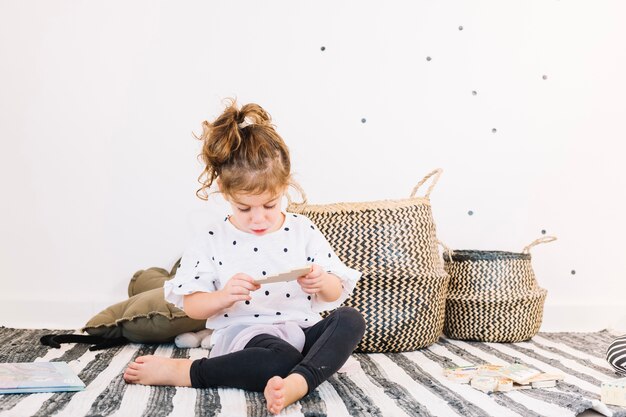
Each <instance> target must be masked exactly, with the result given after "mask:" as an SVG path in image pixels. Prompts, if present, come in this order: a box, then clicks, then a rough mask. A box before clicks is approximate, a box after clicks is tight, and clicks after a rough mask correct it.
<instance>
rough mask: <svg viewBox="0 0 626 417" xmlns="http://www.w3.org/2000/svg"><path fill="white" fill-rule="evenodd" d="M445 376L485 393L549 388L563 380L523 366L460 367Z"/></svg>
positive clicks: (560, 376)
mask: <svg viewBox="0 0 626 417" xmlns="http://www.w3.org/2000/svg"><path fill="white" fill-rule="evenodd" d="M443 374H444V376H445V377H446V378H448V379H449V380H451V381H455V382H459V383H462V384H467V383H469V384H470V385H471V386H472V387H474V388H476V389H479V390H481V391H483V392H494V391H504V392H506V391H511V390H514V389H531V388H549V387H554V386H555V385H556V381H560V380H562V379H563V375H561V374H548V373H542V372H541V371H538V370H536V369H532V368H529V367H528V366H525V365H522V364H513V365H507V366H502V365H490V364H485V365H471V366H460V367H457V368H446V369H444V371H443Z"/></svg>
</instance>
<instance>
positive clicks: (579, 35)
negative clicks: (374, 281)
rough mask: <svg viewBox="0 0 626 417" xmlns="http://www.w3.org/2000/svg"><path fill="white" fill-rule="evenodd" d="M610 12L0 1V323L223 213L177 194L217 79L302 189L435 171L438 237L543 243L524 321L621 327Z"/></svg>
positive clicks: (115, 287)
mask: <svg viewBox="0 0 626 417" xmlns="http://www.w3.org/2000/svg"><path fill="white" fill-rule="evenodd" d="M625 13H626V3H624V2H622V1H619V0H615V1H593V2H592V1H546V0H535V1H521V0H520V1H502V0H484V1H472V2H468V1H463V0H455V1H441V2H439V1H438V2H432V1H417V2H409V1H406V2H399V1H385V2H381V1H378V2H372V1H350V2H347V1H346V2H333V1H315V2H305V1H287V0H282V1H272V2H262V1H252V0H250V1H241V0H238V1H230V2H227V1H223V2H207V1H185V2H165V1H162V2H154V1H130V2H128V1H107V2H104V1H100V2H93V1H70V0H58V1H43V0H41V1H30V2H20V1H7V0H0V59H1V65H0V140H1V144H2V152H1V154H0V155H1V156H0V158H1V159H0V170H1V171H0V174H1V175H0V186H1V187H2V188H1V190H2V200H1V201H2V204H1V205H0V219H1V220H0V227H1V229H0V262H1V264H2V274H1V279H2V290H1V293H0V324H2V325H5V326H14V327H50V328H77V327H80V326H81V325H83V324H84V323H85V322H86V321H87V319H88V318H89V317H90V316H91V315H92V314H94V313H96V312H98V311H99V310H101V309H102V308H104V307H106V306H108V305H109V304H112V303H115V302H118V301H121V300H122V299H124V298H126V285H127V283H128V279H129V278H130V276H132V274H133V273H134V272H135V271H136V270H138V269H142V268H147V267H150V266H162V267H166V268H169V267H170V266H171V265H172V263H173V262H174V261H175V259H177V257H178V256H179V255H180V253H181V251H182V249H183V247H184V246H185V244H186V242H187V241H188V240H189V238H190V237H191V236H192V234H193V229H194V226H197V225H198V224H202V223H203V222H206V219H207V218H208V216H209V215H211V213H213V214H215V213H220V215H221V213H222V212H223V210H224V206H223V205H220V204H218V203H217V200H216V199H212V200H211V201H210V203H209V204H207V203H204V202H202V201H200V200H198V199H197V198H196V197H195V190H196V189H197V187H198V184H197V182H196V178H197V176H198V175H199V174H200V171H201V167H200V164H199V163H198V162H197V160H196V155H197V153H198V152H199V142H197V141H196V140H195V139H193V137H192V132H196V133H199V132H200V131H201V129H200V123H201V122H202V121H203V120H205V119H209V120H210V119H212V118H214V117H215V116H217V115H218V114H219V112H220V111H221V109H222V103H221V100H222V99H223V98H225V97H229V96H236V97H238V99H239V100H240V102H243V103H245V102H250V101H253V102H257V103H259V104H261V105H262V106H264V107H265V108H267V109H268V111H269V112H270V113H271V114H272V115H273V117H274V120H275V123H276V124H277V126H278V130H279V132H280V133H281V134H282V135H283V137H284V138H285V140H286V141H287V143H288V144H289V145H290V147H291V151H292V154H293V166H294V168H295V173H296V179H297V180H299V181H300V182H301V184H302V185H303V186H304V188H305V189H306V191H307V192H308V195H309V200H310V201H311V202H333V201H365V200H375V199H385V198H400V197H405V196H407V195H408V194H409V192H410V190H411V189H412V187H413V186H414V185H415V184H416V183H417V182H418V181H419V180H420V179H421V178H422V177H423V176H424V175H425V174H426V173H428V172H429V171H430V170H432V169H433V168H436V167H441V168H443V169H444V174H443V177H442V179H441V181H440V182H439V184H438V185H437V186H436V188H435V190H434V192H433V194H432V204H433V211H434V215H435V220H436V222H437V225H438V232H439V237H440V238H441V239H442V240H443V241H444V242H446V243H447V244H448V245H449V246H451V247H452V248H456V249H472V248H473V249H499V250H512V251H520V250H521V249H522V248H523V247H524V246H525V245H527V244H528V243H530V242H531V241H532V240H534V239H535V238H538V237H541V236H542V234H541V231H542V230H545V231H546V233H547V234H548V235H556V236H558V238H559V240H558V241H557V242H555V243H551V244H546V245H541V246H538V247H535V248H534V249H533V250H532V254H533V265H534V269H535V272H536V274H537V277H538V280H539V283H540V285H541V286H543V287H545V288H547V289H548V291H549V296H548V299H547V301H546V313H545V317H544V326H543V329H544V330H593V329H600V328H604V327H607V326H610V327H616V326H623V327H626V302H625V301H624V294H625V293H626V280H625V279H624V277H625V276H626V257H625V256H624V236H625V235H626V221H625V220H624V216H625V213H626V199H625V198H624V190H623V187H624V184H626V181H624V180H625V177H626V175H625V174H626V168H625V167H624V164H623V155H624V148H625V146H624V140H625V139H626V125H625V124H624V122H623V120H624V116H625V110H626V105H625V99H624V98H625V97H626V81H625V78H624V74H626V48H625V47H624V39H626V25H624V19H623V17H624V15H625ZM460 26H462V27H463V30H460V29H459V27H460ZM322 46H324V47H325V48H326V49H325V50H324V51H322V50H321V47H322ZM427 57H431V60H430V61H428V60H427V59H426V58H427ZM544 75H545V76H546V77H547V78H546V79H543V76H544ZM472 91H476V92H477V94H476V95H473V94H472ZM362 118H365V119H366V122H365V123H362V122H361V119H362ZM494 128H495V129H496V130H497V131H496V133H493V132H492V129H494ZM470 210H472V211H473V212H474V215H472V216H470V215H468V211H470ZM572 270H575V271H576V274H575V275H572V274H571V271H572ZM620 319H621V320H622V321H621V322H620ZM620 323H621V324H620Z"/></svg>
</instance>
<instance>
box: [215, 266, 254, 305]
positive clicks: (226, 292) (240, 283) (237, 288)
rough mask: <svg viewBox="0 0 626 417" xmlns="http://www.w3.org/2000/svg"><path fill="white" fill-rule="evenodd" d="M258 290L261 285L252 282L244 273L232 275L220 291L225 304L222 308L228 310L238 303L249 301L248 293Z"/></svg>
mask: <svg viewBox="0 0 626 417" xmlns="http://www.w3.org/2000/svg"><path fill="white" fill-rule="evenodd" d="M259 288H261V285H260V284H257V283H256V282H254V279H253V278H252V277H251V276H250V275H247V274H244V273H238V274H235V275H233V276H232V277H231V278H230V279H229V280H228V282H226V285H224V288H222V289H221V290H220V291H221V293H222V297H223V300H224V304H225V307H224V308H229V307H231V306H232V305H233V304H235V303H236V302H238V301H245V300H248V301H249V300H251V299H252V297H251V296H250V291H256V290H258V289H259Z"/></svg>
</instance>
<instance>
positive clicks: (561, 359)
mask: <svg viewBox="0 0 626 417" xmlns="http://www.w3.org/2000/svg"><path fill="white" fill-rule="evenodd" d="M60 332H62V331H54V330H43V329H42V330H23V329H10V328H1V329H0V362H32V361H35V362H37V361H64V362H68V363H69V364H70V366H71V367H72V368H73V369H74V370H75V371H76V372H77V373H78V375H79V376H80V378H81V379H82V380H83V381H84V382H85V384H86V385H87V389H85V390H84V391H81V392H76V393H38V394H20V395H0V417H5V416H17V417H24V416H42V417H43V416H46V417H47V416H121V417H134V416H143V417H155V416H157V417H166V416H181V417H183V416H185V417H187V416H219V417H239V416H267V415H268V413H267V411H266V409H265V401H264V398H263V396H262V394H259V393H252V392H245V391H242V390H237V389H226V388H225V389H222V388H220V389H203V390H197V389H192V388H175V387H145V386H137V385H127V384H126V383H125V382H124V380H123V379H122V372H123V370H124V368H125V367H126V365H127V364H128V362H130V361H132V360H133V359H134V358H135V357H137V356H139V355H145V354H156V355H163V356H171V357H176V358H201V357H203V356H206V355H207V351H206V350H204V349H178V348H175V347H174V346H173V345H171V344H163V345H139V344H131V345H126V346H122V347H116V348H111V349H108V350H105V351H96V352H90V351H89V350H88V349H87V348H88V346H87V345H84V344H66V345H62V348H61V349H51V348H49V347H47V346H42V345H40V344H39V337H40V336H42V335H44V334H47V333H60ZM66 332H67V331H66ZM612 339H613V336H611V335H610V334H609V333H608V332H606V331H603V332H598V333H540V334H539V335H537V336H535V337H534V338H533V339H532V340H530V341H528V342H523V343H511V344H497V343H478V342H462V341H457V340H451V339H446V338H441V339H440V340H439V342H438V343H436V344H434V345H433V346H430V347H429V348H426V349H421V350H418V351H415V352H407V353H395V354H354V355H353V356H352V357H351V358H350V360H349V361H348V363H347V364H346V366H345V367H344V370H343V372H340V373H337V374H336V375H335V376H333V377H332V378H331V379H330V380H328V381H326V382H325V383H323V384H322V385H321V386H320V387H319V388H318V389H317V390H315V391H314V392H313V393H311V394H310V395H309V396H307V397H306V398H304V399H302V400H301V401H299V402H297V403H296V404H293V405H292V406H290V407H288V408H287V409H285V410H284V411H283V413H282V414H281V415H286V416H307V417H316V416H331V417H334V416H337V417H348V416H363V417H365V416H368V417H369V416H381V417H386V416H463V417H478V416H496V417H508V416H511V417H512V416H576V415H577V414H578V413H580V412H582V411H584V410H586V409H589V408H595V409H596V410H598V411H600V412H602V413H603V414H606V415H612V416H615V417H618V416H626V408H619V407H613V406H604V405H603V404H601V403H600V401H599V398H600V382H601V381H604V380H612V379H616V378H617V377H618V376H617V375H616V374H615V373H614V372H613V371H612V368H611V367H610V366H609V365H608V364H607V363H606V361H605V359H604V354H605V350H606V347H607V346H608V344H609V343H610V342H611V340H612ZM515 361H518V362H521V363H524V364H527V365H529V366H531V367H535V368H537V369H539V370H541V371H544V372H561V373H564V374H565V375H566V377H565V380H564V381H562V382H560V383H559V384H558V386H557V387H556V388H550V389H533V390H521V391H513V392H508V393H492V394H485V393H483V392H480V391H477V390H475V389H473V388H471V387H469V386H468V385H461V384H457V383H454V382H450V381H448V380H446V379H445V378H444V377H443V375H442V369H443V368H445V367H450V366H461V365H469V364H479V363H492V364H505V363H512V362H515Z"/></svg>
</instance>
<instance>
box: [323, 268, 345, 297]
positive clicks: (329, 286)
mask: <svg viewBox="0 0 626 417" xmlns="http://www.w3.org/2000/svg"><path fill="white" fill-rule="evenodd" d="M322 281H323V285H322V289H321V290H320V292H318V293H317V298H319V299H321V300H322V301H324V302H326V303H330V302H332V301H335V300H336V299H338V298H339V297H340V296H341V290H342V285H341V280H340V279H339V277H338V276H337V275H334V274H329V273H328V272H324V273H323V274H322Z"/></svg>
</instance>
